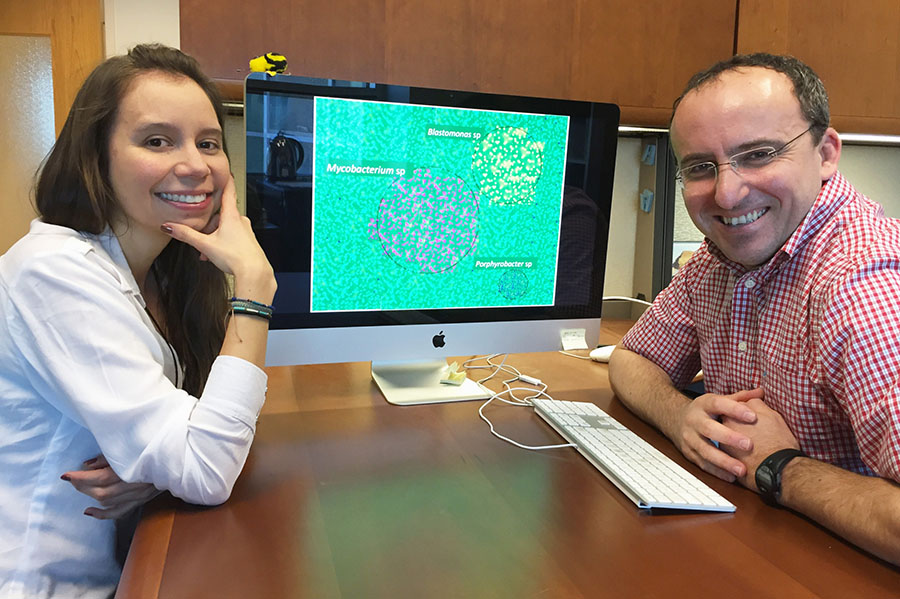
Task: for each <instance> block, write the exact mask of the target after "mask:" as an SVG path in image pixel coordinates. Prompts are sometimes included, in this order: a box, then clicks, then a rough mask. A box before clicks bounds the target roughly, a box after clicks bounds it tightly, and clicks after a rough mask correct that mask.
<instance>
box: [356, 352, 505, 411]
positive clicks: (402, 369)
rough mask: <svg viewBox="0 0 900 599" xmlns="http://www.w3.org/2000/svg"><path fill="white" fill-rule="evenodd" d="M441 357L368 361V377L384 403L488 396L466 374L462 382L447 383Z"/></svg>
mask: <svg viewBox="0 0 900 599" xmlns="http://www.w3.org/2000/svg"><path fill="white" fill-rule="evenodd" d="M446 372H447V362H446V361H444V360H427V361H410V362H372V378H373V379H374V380H375V383H376V384H377V385H378V388H379V389H381V393H382V394H384V398H385V399H386V400H387V401H388V403H392V404H394V405H397V406H411V405H416V404H427V403H442V402H449V401H471V400H476V399H488V398H489V397H490V396H491V395H493V393H492V392H491V391H490V390H488V389H486V388H485V387H482V386H481V385H479V384H478V383H476V382H475V381H473V380H471V379H469V378H466V379H465V380H464V381H463V384H462V385H447V384H444V383H441V379H442V378H443V377H444V375H445V374H446Z"/></svg>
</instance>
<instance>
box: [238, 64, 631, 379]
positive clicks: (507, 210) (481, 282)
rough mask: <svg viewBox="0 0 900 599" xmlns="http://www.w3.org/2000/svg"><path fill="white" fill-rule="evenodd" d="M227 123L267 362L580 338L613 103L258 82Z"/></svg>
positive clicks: (395, 356) (592, 336)
mask: <svg viewBox="0 0 900 599" xmlns="http://www.w3.org/2000/svg"><path fill="white" fill-rule="evenodd" d="M244 115H245V123H246V143H247V146H246V167H247V189H246V200H247V215H248V217H250V219H251V221H252V223H253V227H254V230H255V232H256V234H257V237H258V238H259V241H260V243H261V245H262V247H263V249H264V250H265V251H266V254H267V256H268V257H269V260H270V262H271V263H272V266H273V267H274V269H275V272H276V278H277V280H278V292H277V294H276V296H275V304H274V305H275V316H274V318H273V320H272V330H271V332H270V336H269V348H268V354H267V364H269V365H286V364H306V363H324V362H344V361H360V360H365V361H369V360H371V361H376V362H378V361H396V360H412V359H425V358H427V359H432V358H438V359H443V358H446V357H447V356H461V355H470V354H479V353H494V352H517V351H537V350H551V349H559V347H560V332H561V331H562V330H573V329H574V330H578V329H585V331H586V335H587V342H588V343H589V344H591V345H593V344H594V343H595V342H596V339H597V330H598V328H599V319H600V310H601V303H602V290H603V274H604V270H605V264H606V244H607V236H608V226H609V213H610V203H611V195H612V180H613V171H614V168H615V150H616V135H617V127H618V115H619V112H618V108H617V107H616V106H614V105H611V104H598V103H590V102H576V101H566V100H555V99H546V98H531V97H522V96H508V95H493V94H484V93H475V92H465V91H451V90H438V89H425V88H415V87H402V86H395V85H382V84H376V83H362V82H343V81H334V80H324V79H309V78H302V77H293V76H284V75H276V76H269V75H266V74H261V73H259V74H252V75H250V76H249V77H248V78H247V81H246V89H245V106H244Z"/></svg>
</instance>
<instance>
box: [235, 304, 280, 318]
mask: <svg viewBox="0 0 900 599" xmlns="http://www.w3.org/2000/svg"><path fill="white" fill-rule="evenodd" d="M231 312H232V314H248V315H250V316H257V317H259V318H265V319H266V320H272V313H271V312H267V311H264V310H262V309H260V308H251V307H249V306H236V305H234V304H231Z"/></svg>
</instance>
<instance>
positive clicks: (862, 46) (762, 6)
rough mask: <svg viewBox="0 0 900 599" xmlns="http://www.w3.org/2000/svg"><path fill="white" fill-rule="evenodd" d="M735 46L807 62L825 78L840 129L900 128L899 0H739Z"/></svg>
mask: <svg viewBox="0 0 900 599" xmlns="http://www.w3.org/2000/svg"><path fill="white" fill-rule="evenodd" d="M737 51H738V52H741V53H745V52H761V51H764V52H773V53H776V54H792V55H794V56H796V57H797V58H799V59H801V60H803V61H804V62H806V63H807V64H809V65H810V66H811V67H812V68H813V69H814V70H815V71H816V72H817V73H818V74H819V76H820V77H821V78H822V80H823V81H824V82H825V87H826V88H827V89H828V95H829V100H830V104H831V121H832V124H833V125H834V126H835V128H836V129H837V130H838V131H840V132H845V133H891V134H895V135H896V134H900V2H897V0H865V1H862V2H861V1H860V0H817V1H815V2H814V1H812V0H742V1H741V3H740V14H739V18H738V28H737Z"/></svg>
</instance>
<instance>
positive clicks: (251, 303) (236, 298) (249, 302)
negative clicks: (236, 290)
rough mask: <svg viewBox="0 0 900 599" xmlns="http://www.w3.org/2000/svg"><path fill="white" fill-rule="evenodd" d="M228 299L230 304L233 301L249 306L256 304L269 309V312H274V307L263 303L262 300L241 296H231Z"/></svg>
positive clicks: (258, 306)
mask: <svg viewBox="0 0 900 599" xmlns="http://www.w3.org/2000/svg"><path fill="white" fill-rule="evenodd" d="M228 301H229V302H231V303H232V304H233V303H235V302H238V303H240V304H244V305H248V304H249V305H251V306H256V307H257V308H265V309H266V310H269V311H271V312H274V311H275V308H274V307H273V306H270V305H269V304H264V303H262V302H257V301H254V300H252V299H243V298H240V297H232V298H231V299H229V300H228Z"/></svg>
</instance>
